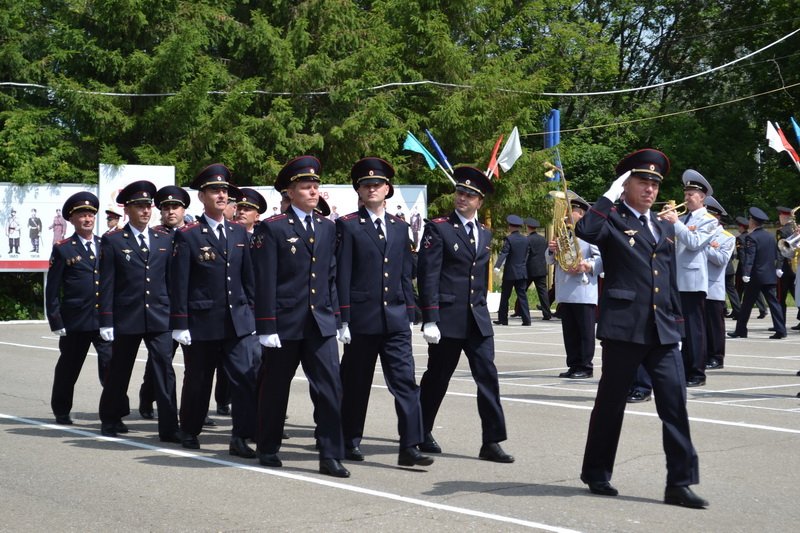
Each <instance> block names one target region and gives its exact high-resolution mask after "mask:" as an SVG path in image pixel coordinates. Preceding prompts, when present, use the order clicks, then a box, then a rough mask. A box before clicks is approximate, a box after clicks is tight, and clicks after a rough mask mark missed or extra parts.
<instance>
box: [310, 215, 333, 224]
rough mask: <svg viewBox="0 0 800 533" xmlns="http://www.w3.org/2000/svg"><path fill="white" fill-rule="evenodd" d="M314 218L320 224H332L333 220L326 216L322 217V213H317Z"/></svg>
mask: <svg viewBox="0 0 800 533" xmlns="http://www.w3.org/2000/svg"><path fill="white" fill-rule="evenodd" d="M314 220H315V221H317V222H319V223H320V224H327V223H331V224H334V222H333V220H331V219H329V218H328V217H324V216H322V215H317V217H316V218H315V219H314Z"/></svg>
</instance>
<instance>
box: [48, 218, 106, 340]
mask: <svg viewBox="0 0 800 533" xmlns="http://www.w3.org/2000/svg"><path fill="white" fill-rule="evenodd" d="M92 239H93V241H94V242H93V244H92V248H94V252H93V254H92V255H95V254H96V253H97V251H98V250H99V248H100V239H99V238H98V237H97V236H94V237H92ZM96 259H97V257H96V256H95V259H91V258H90V256H89V252H88V251H87V250H86V247H85V246H84V245H83V244H81V239H80V237H78V234H77V233H73V234H72V236H71V237H70V238H68V239H64V240H63V241H59V242H57V243H55V244H53V252H52V253H51V254H50V269H49V270H48V271H47V287H46V290H45V301H46V306H47V321H48V322H49V323H50V329H51V330H52V331H57V330H59V329H66V330H67V332H68V333H69V332H73V331H93V330H96V329H99V327H100V326H99V322H98V318H97V316H98V303H97V296H98V294H97V293H98V292H99V291H100V274H99V272H100V269H99V267H98V265H97V263H96Z"/></svg>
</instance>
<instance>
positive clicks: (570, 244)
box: [545, 163, 588, 283]
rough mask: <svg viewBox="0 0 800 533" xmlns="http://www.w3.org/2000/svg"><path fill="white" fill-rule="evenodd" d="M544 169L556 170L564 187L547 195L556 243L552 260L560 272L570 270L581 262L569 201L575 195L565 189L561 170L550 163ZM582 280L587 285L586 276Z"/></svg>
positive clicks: (565, 182) (581, 257) (565, 185)
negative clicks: (551, 210) (549, 200)
mask: <svg viewBox="0 0 800 533" xmlns="http://www.w3.org/2000/svg"><path fill="white" fill-rule="evenodd" d="M545 167H547V168H548V169H550V170H551V171H552V170H558V171H559V172H561V183H563V185H564V190H563V191H550V192H549V193H548V194H549V195H550V196H551V197H552V198H553V240H554V241H556V252H555V256H554V258H555V260H556V262H557V263H558V266H560V267H561V269H562V270H565V271H567V270H572V269H574V268H576V267H578V266H579V265H580V264H581V261H583V256H582V255H581V248H580V245H579V244H578V237H577V236H576V235H575V222H574V221H573V219H572V208H571V206H570V200H572V199H573V198H575V196H576V195H575V193H574V192H572V191H570V190H568V189H567V180H566V178H564V171H563V170H561V169H560V168H557V167H555V166H554V165H552V164H551V163H545ZM583 278H584V279H585V281H584V283H588V278H587V277H586V274H584V275H583ZM582 281H583V280H582Z"/></svg>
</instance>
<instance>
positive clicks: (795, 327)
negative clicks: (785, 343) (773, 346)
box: [791, 324, 800, 331]
mask: <svg viewBox="0 0 800 533" xmlns="http://www.w3.org/2000/svg"><path fill="white" fill-rule="evenodd" d="M791 329H793V330H794V331H800V324H797V325H796V326H792V327H791Z"/></svg>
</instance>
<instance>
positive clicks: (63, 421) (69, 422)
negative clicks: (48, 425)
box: [56, 415, 72, 426]
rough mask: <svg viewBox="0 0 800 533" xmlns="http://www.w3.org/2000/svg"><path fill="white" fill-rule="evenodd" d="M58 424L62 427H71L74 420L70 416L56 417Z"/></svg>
mask: <svg viewBox="0 0 800 533" xmlns="http://www.w3.org/2000/svg"><path fill="white" fill-rule="evenodd" d="M56 424H61V425H62V426H71V425H72V418H70V416H69V415H56Z"/></svg>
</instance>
